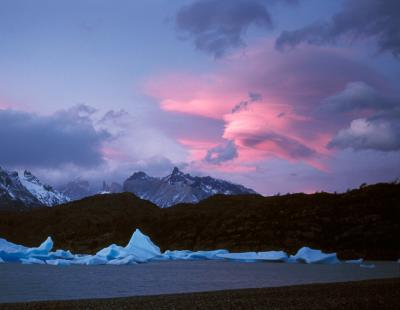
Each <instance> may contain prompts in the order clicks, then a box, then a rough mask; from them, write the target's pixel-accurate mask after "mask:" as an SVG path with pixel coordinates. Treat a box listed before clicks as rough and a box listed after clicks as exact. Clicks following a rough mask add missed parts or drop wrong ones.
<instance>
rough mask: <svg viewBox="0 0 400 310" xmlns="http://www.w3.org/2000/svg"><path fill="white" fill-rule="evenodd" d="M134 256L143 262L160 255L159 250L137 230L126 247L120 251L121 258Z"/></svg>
mask: <svg viewBox="0 0 400 310" xmlns="http://www.w3.org/2000/svg"><path fill="white" fill-rule="evenodd" d="M128 255H135V256H136V257H137V258H140V259H142V260H143V261H145V260H148V259H151V258H153V257H155V256H159V255H161V252H160V248H159V247H158V246H156V245H155V244H154V243H153V242H152V241H151V240H150V238H149V237H148V236H146V235H144V234H142V232H141V231H140V230H139V229H136V230H135V232H134V233H133V235H132V237H131V240H129V243H128V245H127V246H126V247H125V248H124V249H123V250H122V253H121V256H128Z"/></svg>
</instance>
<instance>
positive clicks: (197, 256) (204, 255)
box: [186, 250, 229, 260]
mask: <svg viewBox="0 0 400 310" xmlns="http://www.w3.org/2000/svg"><path fill="white" fill-rule="evenodd" d="M227 253H229V252H228V251H227V250H215V251H196V252H192V253H190V254H189V255H188V256H187V258H186V259H191V260H208V259H212V260H216V259H222V258H221V257H218V255H220V254H227Z"/></svg>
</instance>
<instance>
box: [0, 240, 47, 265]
mask: <svg viewBox="0 0 400 310" xmlns="http://www.w3.org/2000/svg"><path fill="white" fill-rule="evenodd" d="M52 248H53V240H51V238H50V237H48V238H47V239H46V240H45V241H44V242H43V243H42V244H41V245H40V246H39V247H37V248H27V247H24V246H22V245H18V244H15V243H12V242H9V241H7V240H5V239H1V238H0V258H1V259H3V260H4V261H10V262H18V261H20V260H21V259H23V258H29V257H31V256H46V255H48V253H49V251H51V249H52Z"/></svg>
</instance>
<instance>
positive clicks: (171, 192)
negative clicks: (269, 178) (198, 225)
mask: <svg viewBox="0 0 400 310" xmlns="http://www.w3.org/2000/svg"><path fill="white" fill-rule="evenodd" d="M140 176H146V177H145V178H140V179H139V180H140V182H138V178H137V177H140ZM123 189H124V191H126V192H131V193H134V194H135V195H137V196H139V197H140V198H142V199H146V200H150V201H151V202H153V203H155V204H156V205H158V206H159V207H161V208H165V207H170V206H172V205H175V204H178V203H183V202H186V203H196V202H198V201H200V200H202V199H205V198H207V197H210V196H212V195H215V194H224V195H240V194H255V192H254V191H253V190H251V189H249V188H246V187H244V186H242V185H237V184H233V183H230V182H227V181H223V180H219V179H214V178H212V177H199V176H192V175H190V174H188V173H184V172H182V171H180V170H179V168H178V167H174V169H173V170H172V173H171V174H169V175H167V176H165V177H162V178H153V177H151V176H148V175H147V174H145V173H143V172H136V173H134V174H133V175H132V176H131V177H130V178H128V179H127V180H125V182H124V185H123Z"/></svg>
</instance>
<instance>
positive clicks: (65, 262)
mask: <svg viewBox="0 0 400 310" xmlns="http://www.w3.org/2000/svg"><path fill="white" fill-rule="evenodd" d="M46 264H48V265H54V266H69V265H71V264H72V261H71V260H68V259H62V258H60V259H48V260H46Z"/></svg>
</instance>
